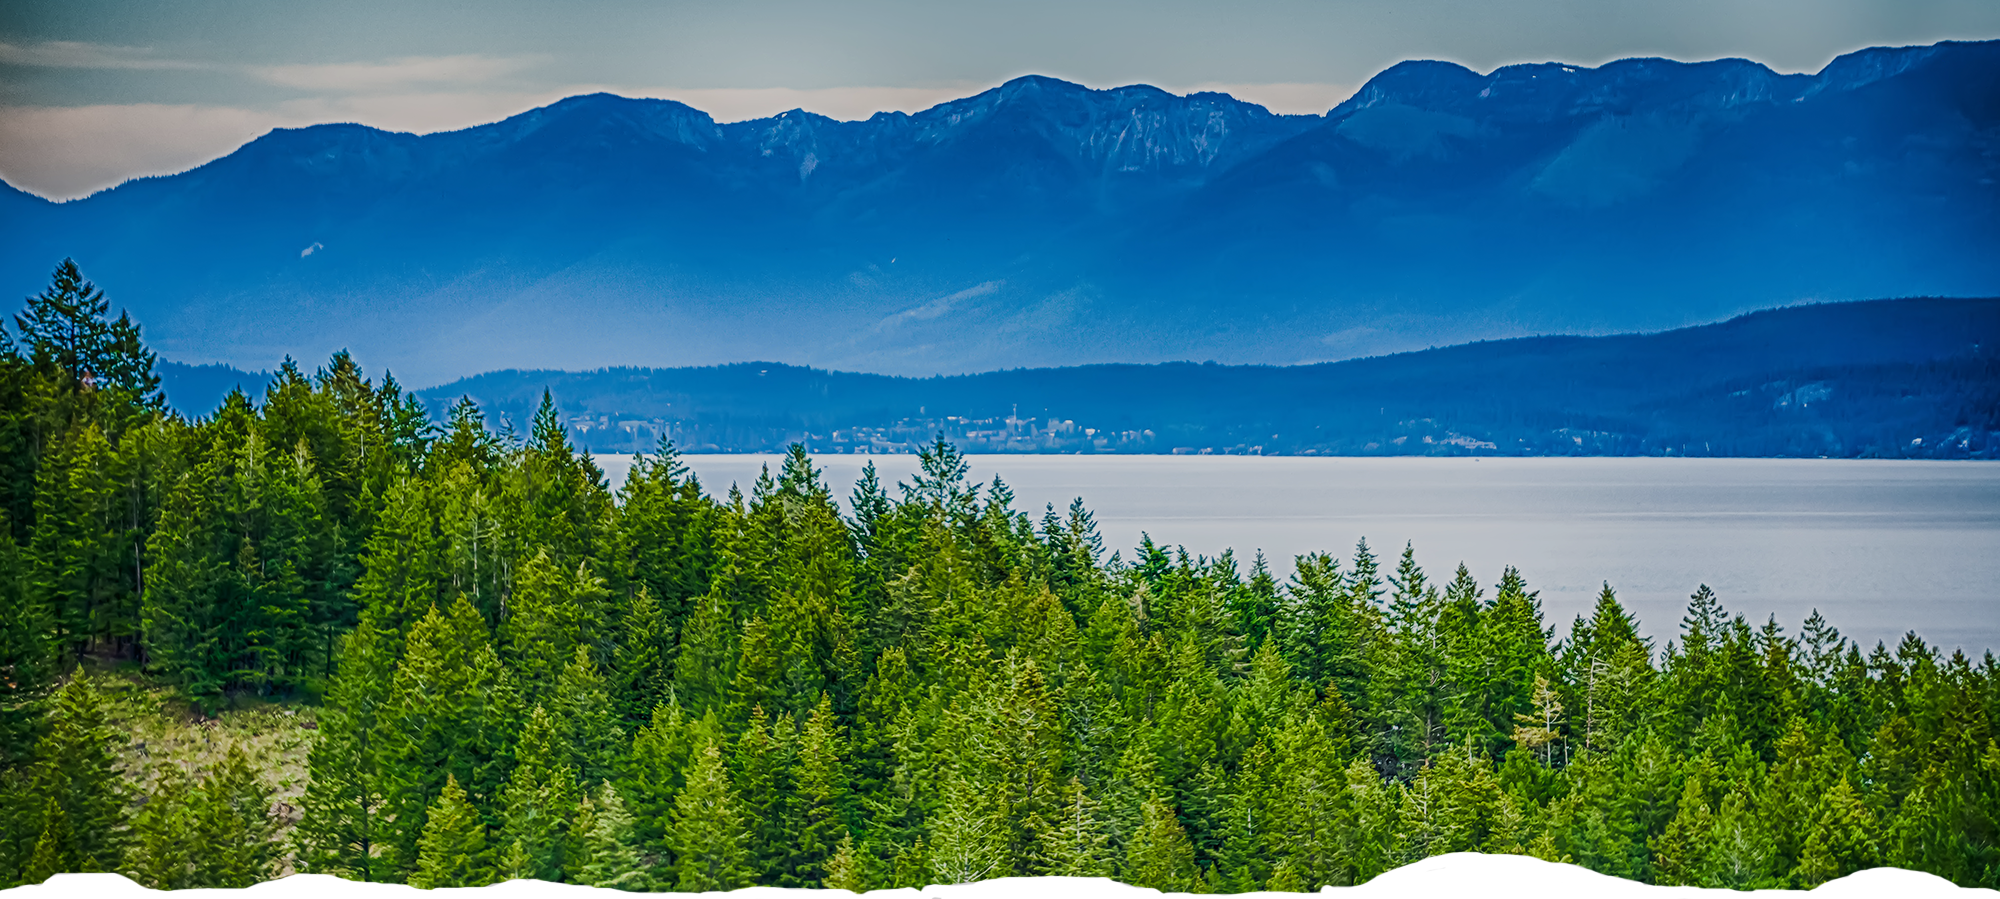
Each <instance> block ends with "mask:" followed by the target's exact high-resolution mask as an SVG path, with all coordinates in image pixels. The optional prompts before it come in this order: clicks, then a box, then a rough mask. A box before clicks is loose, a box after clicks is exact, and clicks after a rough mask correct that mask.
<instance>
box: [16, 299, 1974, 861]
mask: <svg viewBox="0 0 2000 899" xmlns="http://www.w3.org/2000/svg"><path fill="white" fill-rule="evenodd" d="M109 308H110V306H109V301H108V300H107V299H106V297H105V296H104V294H103V293H102V292H101V291H99V290H97V289H96V288H95V287H93V286H91V285H90V284H89V282H87V281H86V280H85V279H84V278H83V276H82V274H81V273H80V272H79V271H78V270H77V268H76V267H75V266H74V265H73V264H71V263H68V262H65V263H64V264H63V265H62V266H61V267H60V268H58V269H57V270H56V272H55V274H54V276H53V279H52V282H51V283H50V285H49V287H48V289H47V290H46V291H45V292H43V293H42V294H40V295H39V296H36V297H33V298H30V299H29V300H28V301H27V303H26V305H25V307H24V308H22V309H21V310H19V312H18V314H17V315H14V316H13V317H12V318H11V321H10V323H9V325H8V327H7V328H6V332H5V338H4V342H0V397H4V399H0V467H4V476H0V484H4V487H3V488H0V490H4V493H0V521H4V524H0V530H4V532H5V533H6V534H7V535H8V537H9V539H6V540H0V885H14V884H23V883H35V882H40V881H42V880H43V879H45V878H47V877H48V876H50V875H51V874H54V873H58V872H66V871H106V872H119V873H123V874H126V875H128V876H130V877H132V878H133V879H134V880H137V881H139V882H141V883H144V884H147V885H149V886H155V887H163V888H175V887H194V886H244V885H248V884H250V883H254V882H257V881H259V880H263V879H268V878H272V877H277V876H281V875H282V874H285V873H289V872H293V871H304V872H319V873H326V874H333V875H338V876H340V877H343V878H349V879H353V880H364V881H385V882H405V883H409V884H412V885H416V886H422V887H438V886H460V885H478V884H484V883H491V882H496V881H501V880H506V879H514V878H535V879H541V880H548V881H563V882H571V883H585V884H595V885H604V886H613V887H618V888H621V889H628V890H715V889H729V888H735V887H741V886H749V885H753V884H768V885H778V886H799V887H820V886H824V887H841V888H847V889H854V890H861V889H872V888H880V887H892V886H921V885H925V884H931V883H957V882H966V881H973V880H980V879H986V878H996V877H1007V876H1020V875H1080V876H1104V877H1112V878H1115V879H1117V880H1120V881H1123V882H1126V883H1131V884H1137V885H1142V886H1148V887H1155V888H1158V889H1162V890H1174V891H1193V892H1216V893H1229V892H1242V891H1249V890H1312V889H1317V888H1318V887H1320V886H1322V885H1327V884H1354V883H1360V882H1363V881H1366V880H1368V879H1369V878H1371V877H1374V876H1375V875H1377V874H1379V873H1381V872H1383V871H1386V870H1389V869H1391V868H1394V867H1397V866H1399V865H1403V864H1406V863H1409V862H1411V861H1414V860H1417V859H1421V858H1424V857H1427V856H1432V855H1437V854H1441V853H1447V852H1460V851H1479V852H1488V853H1519V854H1527V855H1533V856H1537V857H1541V858H1545V859H1550V860H1557V861H1567V862H1573V863H1575V864H1578V865H1582V866H1584V867H1587V868H1591V869H1594V870H1597V871H1601V872H1605V873H1608V874H1612V875H1616V876H1619V877H1624V878H1630V879H1634V880H1639V881H1646V882H1652V883H1662V884H1698V885H1709V886H1725V887H1736V888H1752V887H1796V888H1805V887H1811V886H1814V885H1816V884H1819V883H1822V882H1825V881H1827V880H1830V879H1833V878H1836V877H1840V876H1842V875H1845V874H1847V873H1850V872H1853V871H1856V870H1859V869H1862V868H1867V867H1874V866H1883V865H1888V866H1896V867H1903V868H1909V869H1914V870H1919V871H1928V872H1933V873H1936V874H1938V875H1941V876H1943V877H1946V878H1948V879H1950V880H1952V881H1954V882H1957V883H1959V884H1964V885H1981V886H1988V887H1994V886H2000V730H1996V727H1995V722H1996V719H2000V666H1996V664H1995V661H1994V657H1993V655H1992V654H1991V652H1987V653H1985V654H1984V655H1983V656H1982V657H1980V658H1976V659H1975V658H1970V657H1968V656H1967V655H1966V654H1964V653H1962V652H1954V653H1951V654H1949V655H1946V654H1944V653H1942V652H1941V651H1939V650H1938V649H1936V648H1933V647H1931V646H1929V645H1927V644H1926V643H1925V642H1924V640H1923V639H1921V638H1920V637H1919V636H1917V635H1915V634H1911V635H1909V636H1907V637H1905V638H1903V639H1902V640H1901V642H1900V643H1898V644H1897V645H1894V646H1886V645H1881V644H1877V645H1876V646H1874V647H1872V648H1871V647H1866V646H1859V645H1855V644H1854V643H1853V642H1851V641H1849V640H1846V639H1844V638H1843V637H1842V636H1841V635H1840V633H1839V632H1838V631H1837V630H1836V629H1835V627H1834V625H1833V623H1831V622H1828V621H1825V620H1823V619H1822V618H1820V617H1819V616H1818V615H1814V616H1813V617H1811V618H1810V619H1808V620H1806V621H1805V622H1803V623H1802V625H1800V626H1798V627H1796V628H1795V629H1793V628H1791V627H1790V626H1789V625H1781V624H1780V623H1779V622H1777V621H1775V620H1770V621H1764V622H1758V621H1754V620H1748V619H1746V617H1744V616H1742V615H1736V614H1731V613H1730V612H1728V611H1726V609H1725V607H1724V600H1723V598H1719V597H1717V596H1716V595H1715V594H1714V593H1712V592H1711V591H1709V590H1708V589H1707V588H1705V587H1703V588H1699V589H1694V590H1693V595H1692V598H1691V599H1690V602H1689V604H1688V606H1687V611H1686V615H1685V617H1684V618H1682V619H1681V620H1680V621H1679V622H1677V623H1668V624H1667V626H1666V627H1665V628H1656V629H1654V630H1652V631H1650V632H1648V631H1645V630H1642V628H1641V626H1640V624H1639V623H1638V622H1636V621H1635V620H1634V619H1633V617H1632V616H1631V615H1629V614H1628V613H1627V612H1626V611H1625V610H1623V609H1622V608H1621V606H1620V604H1619V601H1618V598H1617V596H1616V595H1615V594H1614V592H1613V591H1612V589H1611V588H1610V587H1608V586H1607V587H1606V588H1605V589H1604V591H1603V594H1602V595H1601V597H1600V598H1599V599H1598V601H1597V605H1596V608H1595V611H1594V612H1593V613H1592V614H1591V615H1590V616H1589V617H1580V618H1578V619H1576V620H1575V621H1573V622H1550V621H1545V620H1544V617H1543V613H1542V610H1541V607H1540V605H1539V601H1538V599H1537V596H1536V592H1535V590H1534V589H1533V585H1531V584H1529V583H1526V582H1524V580H1523V578H1522V577H1521V576H1520V574H1518V573H1517V572H1516V571H1514V570H1512V569H1508V570H1506V571H1502V572H1478V573H1475V572H1469V571H1467V570H1466V569H1465V568H1464V567H1463V566H1460V567H1459V568H1458V569H1457V570H1456V571H1452V572H1449V573H1444V572H1439V571H1425V570H1424V569H1422V568H1420V567H1419V566H1418V565H1417V564H1416V561H1415V556H1414V555H1413V552H1412V550H1411V549H1410V548H1407V547H1395V548H1387V547H1385V548H1383V550H1382V552H1381V554H1380V555H1378V554H1377V551H1376V550H1375V549H1373V548H1371V547H1370V546H1368V545H1367V544H1366V543H1365V542H1363V543H1361V544H1359V545H1357V546H1355V547H1353V548H1352V549H1351V550H1348V549H1345V548H1342V549H1340V550H1339V551H1338V552H1332V553H1327V554H1315V555H1307V556H1303V557H1301V558H1299V559H1298V560H1297V563H1296V566H1295V568H1296V573H1295V574H1293V575H1290V576H1289V577H1287V578H1285V579H1284V580H1282V582H1281V581H1280V580H1279V579H1277V578H1275V577H1274V576H1273V575H1272V573H1271V571H1270V570H1269V568H1268V567H1267V565H1266V564H1265V561H1264V560H1263V559H1262V558H1261V557H1259V558H1256V559H1253V560H1248V561H1247V562H1246V561H1245V560H1240V559H1237V558H1235V557H1234V556H1233V555H1231V554H1228V553H1225V554H1223V555H1222V556H1221V557H1219V558H1202V557H1191V556H1189V555H1188V554H1187V553H1185V552H1181V551H1177V550H1175V549H1173V548H1172V546H1171V544H1155V543H1153V542H1151V541H1150V540H1148V541H1145V542H1143V543H1142V545H1140V546H1139V547H1137V548H1136V549H1126V550H1123V551H1120V552H1107V547H1105V546H1104V545H1103V543H1102V541H1101V540H1100V538H1099V537H1098V535H1097V532H1096V528H1095V526H1094V525H1093V523H1092V518H1091V514H1090V512H1089V511H1088V510H1087V509H1085V508H1084V506H1083V505H1082V503H1081V502H1080V501H1079V502H1078V503H1076V504H1073V505H1071V506H1070V507H1069V508H1068V509H1066V510H1063V509H1054V508H1047V509H1041V510H1033V509H1016V508H1015V507H1014V505H1013V499H1012V496H1011V494H1010V492H1009V490H1008V488H1007V486H1006V484H1005V483H1004V482H1003V481H1002V480H1000V479H998V478H995V479H994V480H993V481H991V482H990V483H970V482H968V480H967V471H968V464H967V462H966V460H965V459H964V458H963V457H962V456H961V455H960V454H959V452H958V451H957V450H956V449H955V448H954V447H953V446H952V445H950V444H948V443H946V442H945V441H944V440H942V439H941V438H940V439H938V440H936V441H934V442H933V443H932V444H930V445H929V446H928V447H927V448H926V449H925V451H924V452H923V454H922V459H921V462H922V465H921V471H920V473H919V474H917V475H916V476H914V477H913V478H912V479H911V480H910V481H909V482H907V483H897V484H884V483H880V482H879V480H878V479H877V478H876V477H875V476H874V471H873V469H872V467H871V468H870V469H869V470H868V471H867V473H866V474H864V476H863V479H862V480H861V482H860V483H859V484H858V485H857V486H856V487H855V488H854V489H853V492H852V494H851V496H846V497H839V496H836V495H834V493H833V492H832V490H831V489H830V488H829V487H828V485H827V484H826V482H825V480H824V479H823V478H822V476H821V475H820V473H819V472H818V471H817V470H816V469H815V467H814V462H813V460H812V458H810V457H809V456H808V455H807V454H806V452H805V451H804V450H803V449H801V448H798V447H794V448H793V451H792V452H791V453H790V455H789V456H788V457H787V458H786V459H785V461H784V463H783V465H782V466H781V467H779V469H778V470H776V471H768V472H766V474H765V475H764V476H763V477H760V478H758V479H757V480H756V482H755V483H753V484H749V485H746V486H745V488H744V489H741V490H739V489H736V488H735V487H730V488H728V489H727V490H726V491H718V490H716V489H715V488H716V485H703V484H700V483H698V482H697V480H696V479H695V478H694V477H693V476H692V475H691V474H690V473H689V472H688V471H687V470H686V469H685V468H684V467H683V466H682V465H681V464H679V462H678V460H677V457H676V454H675V451H674V448H673V447H672V446H671V445H662V446H660V447H659V448H658V450H657V452H656V453H653V454H650V455H648V456H645V457H643V458H641V459H640V460H639V461H638V462H637V463H636V464H635V465H634V467H633V469H632V473H631V477H630V479H629V481H628V482H627V483H625V484H624V485H622V486H621V487H620V488H618V489H616V490H613V489H610V488H609V487H608V486H607V483H606V478H605V476H604V474H603V473H602V472H601V471H600V470H599V469H598V468H597V466H596V465H594V464H593V463H592V461H591V460H590V458H589V456H588V455H587V454H583V453H580V452H578V451H576V450H575V449H574V448H573V446H572V444H571V442H570V438H569V437H568V436H567V435H566V434H565V432H564V430H563V428H562V426H561V425H560V423H559V420H558V415H557V411H556V409H555V408H554V404H553V403H552V402H550V401H548V400H547V399H546V398H545V399H544V401H543V404H542V406H541V409H540V410H539V411H538V412H537V413H536V414H535V416H534V418H533V421H532V425H531V427H530V428H528V429H527V433H513V432H512V430H511V429H509V428H500V429H498V430H499V432H498V433H496V429H495V428H494V427H491V426H489V424H488V422H487V421H486V420H485V418H484V417H483V416H482V413H481V410H480V409H479V408H477V407H476V406H475V405H473V404H472V403H470V402H461V403H460V404H458V405H457V406H456V407H454V408H452V409H451V411H450V414H449V416H448V418H447V420H444V421H441V422H439V421H434V420H433V419H432V418H431V417H430V416H429V415H428V414H427V413H426V412H425V411H424V409H423V407H422V406H421V405H420V404H419V403H418V402H417V401H416V400H415V399H414V398H413V397H412V396H411V394H410V393H408V392H407V391H405V390H404V389H403V388H402V387H400V386H399V385H398V384H397V383H396V382H395V381H394V379H392V378H391V377H389V376H388V375H386V374H384V375H382V376H380V377H379V378H375V377H370V375H369V373H367V372H364V370H363V369H362V368H361V367H360V366H359V365H358V364H357V362H356V361H355V360H353V359H351V358H349V357H348V356H347V355H346V354H344V353H343V354H339V355H335V356H334V357H333V358H332V359H331V360H329V361H328V362H327V363H326V364H325V365H324V367H319V368H317V369H316V370H312V371H308V370H307V369H305V368H302V367H300V366H297V365H294V364H291V363H287V364H286V365H285V366H284V367H283V369H282V370H281V371H280V372H279V373H278V375H277V377H276V378H275V380H273V381H272V383H271V384H270V386H269V387H268V389H267V390H266V391H265V392H264V393H263V394H262V395H261V396H245V395H243V394H242V393H240V392H238V393H234V394H232V395H230V396H229V397H228V398H227V399H226V400H225V401H224V402H223V403H222V405H221V406H220V408H218V409H216V410H215V411H214V413H213V414H211V415H209V416H207V417H203V418H199V419H195V420H187V419H185V418H182V417H180V416H179V415H176V414H173V413H170V412H168V411H166V406H165V402H164V398H163V396H162V395H161V392H160V390H159V380H158V377H157V375H156V373H155V368H156V365H157V362H156V359H155V356H154V355H153V354H152V353H151V352H150V351H149V350H148V349H147V347H146V345H145V343H144V342H143V340H142V338H141V331H140V328H139V326H138V325H137V324H136V323H134V322H132V321H130V320H129V319H128V318H126V317H123V316H121V317H119V318H117V319H110V318H108V310H109ZM1163 536H1166V537H1169V538H1170V537H1171V535H1163ZM1476 575H1477V576H1476ZM1693 586H1694V585H1690V587H1691V588H1693ZM124 676H131V677H138V678H140V679H142V680H143V681H144V682H145V683H148V684H153V685H157V686H158V687H160V688H161V689H163V690H166V691H170V692H169V694H168V695H170V697H171V698H170V699H169V700H167V706H168V707H169V710H170V711H172V712H174V713H175V714H179V715H183V716H187V717H191V718H193V719H195V720H201V719H204V718H206V717H207V716H211V715H215V714H218V713H222V712H224V711H225V710H227V709H230V708H232V707H236V706H238V705H241V704H243V703H246V702H259V703H278V704H282V705H284V706H285V707H287V708H292V709H299V710H305V711H309V712H310V713H311V714H312V716H313V718H312V720H313V721H314V722H315V724H314V729H313V730H312V732H311V733H312V740H311V743H310V752H309V756H308V757H307V761H306V762H305V765H304V771H305V777H304V779H303V787H302V791H300V792H298V794H297V796H296V799H295V801H288V802H279V801H276V799H275V798H274V797H275V796H276V794H277V791H278V790H279V789H280V787H281V786H282V785H281V784H279V783H276V782H275V780H274V776H273V775H272V773H271V772H269V771H267V770H262V769H260V768H259V767H258V766H257V765H254V764H252V763H251V761H250V760H249V759H248V757H247V756H246V755H245V754H244V753H242V752H237V751H220V752H219V757H218V760H216V761H213V762H212V763H206V764H202V765H193V764H186V763H181V762H176V761H173V760H170V759H165V758H161V759H157V760H156V761H155V762H153V763H151V764H147V763H145V762H143V761H140V762H134V761H132V757H131V756H130V755H129V754H127V753H123V752H121V749H122V748H123V747H124V744H125V741H126V740H127V739H128V737H127V736H125V735H124V734H123V733H121V732H119V731H118V729H117V728H115V727H114V726H113V724H112V723H111V721H110V719H109V718H108V717H107V711H106V698H105V691H104V687H105V684H106V683H107V681H108V679H109V678H113V677H124ZM223 749H224V750H227V747H224V748H223Z"/></svg>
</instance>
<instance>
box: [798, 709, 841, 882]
mask: <svg viewBox="0 0 2000 899" xmlns="http://www.w3.org/2000/svg"><path fill="white" fill-rule="evenodd" d="M844 730H845V729H844V728H842V727H841V726H840V723H839V722H838V721H836V720H835V719H834V715H833V702H832V700H831V698H829V697H828V696H826V695H825V694H821V695H820V699H819V703H818V704H817V705H815V706H813V710H812V714H811V715H809V716H807V718H806V723H805V727H804V728H802V729H801V730H800V733H799V756H798V768H797V774H796V775H795V776H794V778H793V780H794V782H795V783H796V784H797V788H798V798H799V804H800V806H801V808H800V809H799V814H798V822H799V827H800V830H799V831H798V833H797V834H796V836H795V838H796V840H797V843H798V877H799V880H800V882H801V883H803V884H804V885H808V886H811V885H816V884H822V883H823V882H824V881H825V880H826V879H827V878H828V877H829V876H830V874H829V872H828V865H829V864H830V863H831V860H832V858H833V854H834V852H835V851H836V850H837V848H838V847H839V845H840V844H841V843H842V842H843V841H846V842H848V843H850V845H851V842H852V841H851V839H849V837H850V834H849V831H848V823H847V814H848V805H849V798H848V774H847V764H846V760H845V758H844V756H845V755H846V751H845V749H846V742H847V741H846V734H845V732H844Z"/></svg>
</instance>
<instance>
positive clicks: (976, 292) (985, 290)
mask: <svg viewBox="0 0 2000 899" xmlns="http://www.w3.org/2000/svg"><path fill="white" fill-rule="evenodd" d="M1006 283H1007V282H1005V281H984V282H981V283H978V284H974V285H973V286H971V287H968V288H966V289H964V290H961V291H958V292H957V293H951V294H946V295H944V296H941V297H938V298H937V299H935V300H932V301H930V302H928V303H925V304H923V305H921V306H916V307H913V308H910V309H905V310H903V311H901V312H898V313H896V314H895V315H891V316H889V317H888V318H885V319H883V320H881V321H879V322H876V323H875V327H873V328H871V329H870V330H871V331H874V332H877V333H880V332H882V331H888V330H892V329H894V328H895V327H897V326H898V325H901V324H903V323H904V322H913V321H929V320H930V319H934V318H937V317H939V316H942V315H944V314H945V313H947V312H950V311H951V309H952V307H953V306H956V305H958V304H960V303H963V302H965V301H966V300H971V299H977V298H979V297H983V296H990V295H992V294H994V293H997V292H999V290H1000V287H1001V285H1003V284H1006Z"/></svg>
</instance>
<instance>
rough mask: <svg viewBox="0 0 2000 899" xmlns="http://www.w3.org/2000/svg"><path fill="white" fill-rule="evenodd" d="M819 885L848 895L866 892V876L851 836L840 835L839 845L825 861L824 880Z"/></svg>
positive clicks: (849, 834)
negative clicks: (842, 891)
mask: <svg viewBox="0 0 2000 899" xmlns="http://www.w3.org/2000/svg"><path fill="white" fill-rule="evenodd" d="M820 885H821V886H822V887H824V888H826V889H829V890H846V891H848V892H850V893H861V892H866V891H867V889H868V876H867V872H866V871H865V870H864V867H863V862H862V859H861V857H860V852H859V851H858V850H856V849H855V848H854V835H853V834H851V833H848V834H842V835H841V837H840V845H838V846H835V847H834V850H833V857H832V858H829V859H827V860H826V879H825V880H824V881H823V882H822V883H821V884H820Z"/></svg>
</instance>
